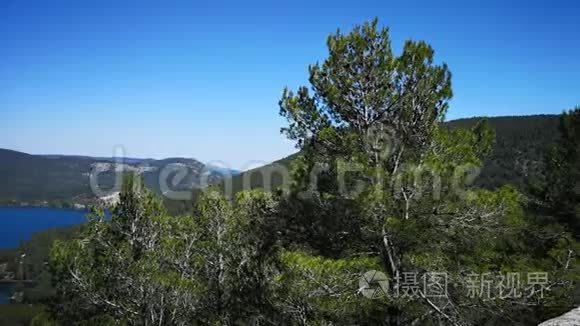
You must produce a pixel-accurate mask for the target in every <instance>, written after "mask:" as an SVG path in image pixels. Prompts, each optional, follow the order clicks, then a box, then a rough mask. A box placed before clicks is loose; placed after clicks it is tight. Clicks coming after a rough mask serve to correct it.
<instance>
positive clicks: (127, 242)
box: [0, 20, 580, 325]
mask: <svg viewBox="0 0 580 326" xmlns="http://www.w3.org/2000/svg"><path fill="white" fill-rule="evenodd" d="M326 44H327V47H328V54H327V57H326V58H325V60H323V61H322V62H320V63H314V64H312V65H310V66H309V67H308V72H309V85H306V86H301V87H299V88H297V89H284V90H282V95H281V98H280V101H279V110H280V115H281V116H282V117H283V118H285V120H286V121H287V123H286V125H284V126H282V128H281V133H282V134H284V135H285V136H286V137H287V138H288V139H289V140H291V141H293V142H294V143H295V144H296V149H297V152H296V154H294V155H292V156H290V157H287V158H285V159H283V160H281V161H278V162H275V163H273V164H272V165H269V166H266V167H263V168H261V169H258V170H253V171H249V172H246V173H242V174H240V175H237V176H233V177H230V178H226V179H223V180H222V179H220V180H219V182H218V181H216V182H215V183H214V184H213V185H212V186H210V187H208V188H206V189H193V190H192V200H191V201H185V202H181V203H175V202H170V201H168V200H166V199H163V198H162V197H161V196H159V193H158V192H156V191H155V190H151V189H149V188H148V187H147V186H146V185H147V180H143V178H141V177H139V176H137V175H135V174H131V173H127V174H126V175H125V176H124V182H123V188H122V192H121V194H120V200H119V202H118V203H117V204H116V205H115V206H114V207H112V208H109V209H104V208H102V207H97V206H95V207H94V208H92V209H91V214H90V218H89V220H88V222H87V223H86V224H83V225H82V226H79V227H74V228H70V229H59V230H51V231H48V232H44V233H40V234H38V235H37V236H36V237H34V238H33V239H32V240H31V241H29V242H27V243H25V244H23V246H22V247H21V248H19V249H17V250H15V251H6V252H2V253H0V256H1V257H0V258H1V260H2V261H12V262H16V259H17V258H16V255H18V253H19V252H24V251H26V252H29V253H31V254H30V256H31V257H34V259H33V260H31V261H30V262H29V264H28V265H27V266H26V268H27V270H26V273H27V274H28V275H31V276H33V277H34V278H35V280H36V286H34V287H31V288H28V289H25V290H24V296H25V299H24V304H22V305H19V306H18V307H19V308H18V309H13V311H11V312H10V314H12V317H10V318H14V320H19V321H22V323H26V322H30V324H31V325H496V324H506V325H536V324H538V323H540V322H542V321H544V320H547V319H550V318H552V317H555V316H558V315H561V314H563V313H565V312H567V311H569V310H571V309H573V308H575V307H577V306H579V305H580V286H579V285H578V281H579V278H580V264H579V262H578V258H579V252H580V251H579V250H580V242H579V240H580V108H562V110H565V111H564V113H562V114H561V115H559V116H556V115H549V116H532V117H526V118H521V117H501V118H489V119H486V118H470V119H461V120H453V121H446V112H447V109H448V107H449V101H450V100H451V99H452V97H453V88H452V82H451V81H452V78H451V76H452V75H451V67H448V66H447V65H446V64H443V63H439V60H437V58H436V57H435V50H434V49H433V48H432V47H431V46H430V45H429V44H427V43H425V42H423V41H413V40H409V41H406V42H405V43H404V44H403V46H402V50H401V53H398V54H397V53H394V51H393V49H392V44H391V38H390V35H389V31H388V29H387V28H386V27H382V26H380V24H379V23H378V21H377V20H374V21H371V22H367V23H364V24H362V25H359V26H355V27H354V28H353V29H352V30H350V31H347V32H342V31H338V32H336V33H334V34H332V35H330V36H329V37H328V39H327V43H326ZM397 45H398V44H397ZM516 122H517V123H516ZM280 167H286V168H287V171H288V173H287V175H283V174H277V172H275V171H282V170H284V169H281V170H280V169H279V168H280ZM269 169H272V171H274V172H272V171H270V170H269ZM264 171H266V172H264ZM284 171H286V170H284ZM271 172H272V175H273V179H272V180H270V181H271V182H269V186H268V187H264V185H265V181H264V180H265V179H264V175H269V174H270V173H271ZM67 195H68V194H67ZM63 196H64V195H63ZM17 267H18V266H16V263H14V264H13V266H10V268H13V269H16V268H17ZM6 316H8V313H7V314H6ZM23 316H25V317H23ZM2 318H8V317H2ZM1 321H2V320H1V319H0V322H1Z"/></svg>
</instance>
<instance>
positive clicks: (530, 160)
mask: <svg viewBox="0 0 580 326" xmlns="http://www.w3.org/2000/svg"><path fill="white" fill-rule="evenodd" d="M481 120H486V121H488V122H489V126H490V127H491V128H492V129H493V130H494V131H495V143H494V146H493V150H492V152H491V153H490V154H489V155H488V156H487V158H486V159H485V163H484V165H483V168H482V170H481V174H480V175H479V177H478V178H477V179H476V181H475V185H478V186H482V187H485V188H489V189H493V188H497V187H499V186H502V185H505V184H513V185H515V186H516V187H518V189H520V190H522V191H527V189H528V188H529V187H530V186H531V184H534V183H536V182H537V181H538V179H540V180H541V179H542V178H543V175H542V174H543V172H542V164H543V159H544V155H545V153H546V150H547V148H548V147H549V146H550V145H553V144H554V142H555V141H556V140H557V139H558V116H557V115H532V116H505V117H473V118H466V119H457V120H451V121H448V122H446V123H445V125H446V126H448V127H450V128H452V129H454V128H471V127H473V126H474V125H475V124H476V123H477V122H478V121H481ZM296 155H297V154H293V155H290V156H288V157H285V158H283V159H281V160H278V161H275V162H273V163H271V164H269V165H266V166H263V167H260V168H256V169H253V170H249V171H244V172H243V173H242V174H240V175H236V176H233V177H232V180H231V184H232V187H233V192H234V193H235V192H238V191H240V190H242V189H244V187H243V185H244V179H246V181H245V182H246V183H247V184H248V185H249V186H250V189H255V188H262V185H263V176H266V178H271V186H272V188H276V187H279V186H280V185H281V184H282V183H283V180H284V176H283V174H281V173H280V172H279V171H280V169H279V165H282V166H289V164H290V162H292V160H293V158H295V157H296ZM286 180H289V179H286Z"/></svg>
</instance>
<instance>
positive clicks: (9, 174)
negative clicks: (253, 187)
mask: <svg viewBox="0 0 580 326" xmlns="http://www.w3.org/2000/svg"><path fill="white" fill-rule="evenodd" d="M123 171H131V172H135V173H137V174H139V175H141V176H142V178H143V180H144V182H145V185H146V186H147V187H148V188H150V189H152V190H153V191H155V192H157V193H160V194H161V193H162V192H163V191H165V192H167V191H181V192H184V193H185V192H187V193H189V192H191V190H192V189H196V188H199V187H201V186H202V184H201V183H202V182H207V183H216V182H217V181H218V180H219V179H220V178H221V176H222V175H224V174H226V173H222V172H217V171H215V170H213V169H212V168H206V166H205V165H204V164H203V163H201V162H199V161H197V160H195V159H188V158H179V157H176V158H167V159H162V160H155V159H138V158H122V159H119V158H108V157H89V156H74V155H31V154H26V153H21V152H17V151H13V150H8V149H0V180H2V182H1V183H0V203H4V204H6V203H12V204H26V203H28V204H34V205H38V204H44V203H45V202H46V204H57V205H58V204H64V203H81V204H82V203H90V202H93V201H95V200H96V199H97V197H96V196H95V194H94V193H93V191H92V190H91V186H90V176H91V174H92V175H93V176H95V175H96V176H98V177H96V178H95V180H96V181H97V184H98V185H99V186H100V187H101V189H103V190H109V189H111V188H112V186H113V185H114V181H115V175H116V174H119V172H123ZM228 174H230V173H228ZM231 174H233V173H231Z"/></svg>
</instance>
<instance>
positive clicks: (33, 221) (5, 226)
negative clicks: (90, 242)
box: [0, 207, 87, 249]
mask: <svg viewBox="0 0 580 326" xmlns="http://www.w3.org/2000/svg"><path fill="white" fill-rule="evenodd" d="M86 214H87V213H86V212H85V211H79V210H72V209H60V208H47V207H0V248H1V249H9V248H16V247H18V245H19V244H20V242H22V241H26V240H29V239H30V237H31V236H32V234H34V233H36V232H38V231H43V230H46V229H51V228H57V227H63V226H71V225H77V224H81V223H83V222H85V221H86Z"/></svg>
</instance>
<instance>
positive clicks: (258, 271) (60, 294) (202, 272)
mask: <svg viewBox="0 0 580 326" xmlns="http://www.w3.org/2000/svg"><path fill="white" fill-rule="evenodd" d="M274 207H275V203H274V202H273V201H272V199H271V196H270V195H268V194H265V193H260V192H253V193H241V194H239V195H238V198H237V200H236V201H235V203H230V202H229V201H227V200H226V199H225V198H223V197H222V196H220V195H219V194H218V193H216V192H208V193H206V194H204V195H202V197H201V198H200V201H199V203H198V205H197V207H196V209H195V212H196V216H195V217H194V216H191V215H189V216H180V217H171V216H169V215H167V214H166V212H165V210H164V209H163V207H162V205H161V203H160V202H159V201H158V200H157V199H156V198H155V197H154V196H153V195H152V194H150V193H149V192H148V191H146V190H145V189H142V188H141V186H140V182H139V179H137V178H135V177H132V176H129V177H127V178H126V180H125V182H124V185H123V192H122V193H121V196H120V202H119V204H118V205H116V206H115V208H114V209H113V211H112V216H111V219H110V220H106V219H104V216H103V214H102V213H99V212H97V213H95V214H94V215H93V217H92V219H91V220H90V222H89V223H88V224H87V225H85V226H83V228H82V230H81V232H80V235H79V237H78V238H76V239H72V240H69V241H56V242H55V243H54V245H53V247H52V250H51V255H50V268H51V271H52V275H53V280H54V282H55V285H56V289H57V298H58V300H56V301H55V302H54V303H53V304H52V305H51V306H52V309H51V311H52V312H53V314H54V316H55V317H56V318H57V319H58V320H59V321H61V322H63V323H66V324H69V323H74V322H77V321H80V320H85V319H94V320H97V319H98V320H102V319H103V318H104V319H108V318H113V319H114V320H116V321H118V322H120V323H122V324H128V325H135V324H149V323H155V324H162V325H176V324H179V325H181V324H189V323H190V322H192V321H198V322H208V323H222V322H223V323H228V322H230V321H244V320H245V321H250V320H254V321H255V320H263V319H264V320H265V319H269V318H273V316H275V315H274V314H273V313H272V312H271V311H270V310H268V309H267V305H268V301H267V300H266V295H267V293H268V291H269V281H268V280H269V279H270V277H271V275H272V273H273V269H272V266H273V264H274V262H275V258H276V245H275V241H274V240H273V237H272V235H271V234H269V230H270V228H269V227H268V223H270V222H271V216H272V213H273V210H274ZM234 211H235V212H236V213H235V214H234Z"/></svg>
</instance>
